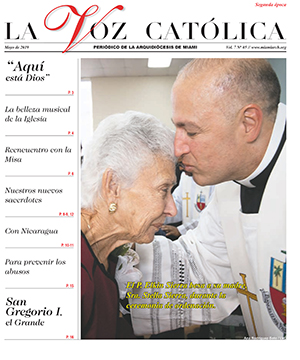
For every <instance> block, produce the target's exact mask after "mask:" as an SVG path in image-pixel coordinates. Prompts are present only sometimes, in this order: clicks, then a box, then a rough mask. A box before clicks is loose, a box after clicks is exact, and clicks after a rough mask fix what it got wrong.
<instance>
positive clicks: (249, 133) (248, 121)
mask: <svg viewBox="0 0 300 360" xmlns="http://www.w3.org/2000/svg"><path fill="white" fill-rule="evenodd" d="M242 116H243V119H242V121H243V132H244V136H245V138H246V141H247V142H248V143H251V142H253V141H255V140H256V139H257V138H258V136H259V134H260V131H261V128H262V121H263V113H262V110H261V108H260V106H258V105H256V104H249V105H247V106H245V108H244V109H243V113H242Z"/></svg>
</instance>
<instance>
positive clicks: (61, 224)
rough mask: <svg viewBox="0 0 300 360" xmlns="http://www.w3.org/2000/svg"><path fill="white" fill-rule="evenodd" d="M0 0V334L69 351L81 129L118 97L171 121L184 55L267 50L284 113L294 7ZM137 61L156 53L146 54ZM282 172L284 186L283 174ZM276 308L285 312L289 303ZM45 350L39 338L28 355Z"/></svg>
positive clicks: (76, 317) (77, 309) (120, 107)
mask: <svg viewBox="0 0 300 360" xmlns="http://www.w3.org/2000/svg"><path fill="white" fill-rule="evenodd" d="M2 6H3V9H4V10H3V11H2V15H1V16H2V38H3V50H2V57H1V59H2V66H1V70H2V77H1V82H2V102H1V104H2V106H1V109H2V121H1V126H2V131H1V137H2V142H1V143H2V147H1V148H2V176H1V179H2V186H1V187H2V194H3V196H2V204H1V209H2V220H1V232H2V254H3V256H2V265H3V266H2V271H1V273H2V300H1V301H2V310H1V311H2V314H3V316H2V324H1V326H2V334H3V335H2V338H3V340H4V343H5V348H8V349H9V348H10V349H11V350H10V351H11V352H17V351H19V350H20V351H21V349H22V348H26V347H27V346H28V347H32V348H33V347H35V346H40V344H41V343H43V340H51V342H50V343H49V342H47V343H46V345H45V349H46V348H47V349H48V348H49V352H50V351H51V348H52V347H53V346H56V345H52V344H57V340H64V341H63V342H61V341H59V342H58V344H59V345H58V346H59V348H60V347H62V348H63V349H65V348H66V346H67V345H64V344H65V343H68V342H70V341H73V344H74V345H72V350H74V349H78V351H80V350H79V349H82V348H84V347H87V346H88V345H87V343H85V341H84V340H80V339H81V275H80V269H81V267H80V261H81V247H80V238H81V223H80V222H81V214H80V213H81V187H80V185H81V180H80V170H81V160H82V157H83V158H84V152H85V148H86V145H87V144H88V142H89V140H90V139H91V137H92V134H93V131H94V130H95V129H96V127H97V125H98V124H99V122H100V121H101V120H102V119H104V118H106V117H107V116H109V115H111V114H114V113H124V112H126V111H129V110H134V111H141V112H144V113H150V114H152V115H154V116H156V117H157V118H158V119H160V120H161V121H162V122H163V123H164V124H165V125H167V126H168V127H170V128H171V129H172V130H175V127H174V124H173V123H172V120H171V117H172V114H171V89H172V85H173V83H174V81H175V79H176V75H177V73H178V71H179V70H180V69H181V68H182V67H183V66H184V65H185V64H186V63H187V62H189V61H190V60H192V59H195V58H264V59H268V60H269V61H270V63H271V65H272V67H273V69H274V70H275V72H276V74H277V76H278V78H279V81H280V85H281V99H280V101H281V102H282V103H284V104H288V109H289V110H288V115H289V117H290V118H292V121H293V122H298V121H297V119H295V117H296V116H297V112H292V111H293V110H291V109H293V107H294V109H295V106H296V102H294V100H295V101H297V100H296V99H294V96H295V94H294V93H293V91H292V83H293V81H294V80H295V78H296V77H297V76H298V70H297V69H295V68H294V67H293V62H294V61H295V58H296V50H297V47H296V45H295V43H294V42H293V37H295V34H294V32H297V30H296V28H295V30H293V27H296V23H297V21H296V20H293V13H296V12H297V8H296V4H295V2H293V1H278V2H277V1H271V2H261V1H254V0H253V1H249V0H246V1H235V0H233V1H210V2H207V1H185V2H181V1H178V2H174V1H156V0H154V1H151V2H143V1H136V0H132V1H129V0H124V1H121V2H120V3H117V2H113V1H106V0H104V1H102V2H100V3H96V2H83V1H76V0H72V1H71V2H69V3H68V4H66V3H64V2H61V1H57V0H55V1H51V2H41V1H34V0H30V1H26V2H23V1H15V2H5V3H4V4H3V5H2ZM149 60H150V61H165V62H167V63H169V64H170V66H169V67H166V65H161V64H160V65H157V67H149V65H148V61H149ZM293 102H294V103H293ZM292 121H291V122H292ZM290 126H291V129H293V130H292V131H291V132H290V133H289V136H290V137H291V143H290V141H289V147H288V149H289V157H288V161H290V162H288V165H289V164H291V163H292V160H290V159H292V156H293V159H294V156H295V154H294V152H295V151H297V147H295V143H296V142H297V139H295V140H294V137H293V136H295V135H294V133H296V132H297V131H296V130H297V128H294V126H295V124H290ZM294 129H295V132H294ZM289 140H290V138H289ZM293 142H294V144H293ZM289 169H291V172H290V174H291V177H292V176H293V175H295V174H293V171H294V170H293V166H291V167H290V168H289ZM295 176H296V175H295ZM291 177H289V178H288V180H290V178H291ZM289 184H290V187H289V189H288V195H289V191H292V192H293V194H292V197H293V196H294V195H295V193H297V187H296V186H295V185H296V184H295V183H289ZM291 189H292V190H291ZM281 191H282V193H284V189H278V192H281ZM283 200H285V199H283ZM292 201H293V200H292V199H290V202H292ZM283 203H284V201H283ZM280 206H281V205H280V204H278V207H280ZM289 219H291V221H290V222H291V227H288V229H291V230H290V232H289V233H288V235H289V236H288V241H289V247H288V251H287V253H288V255H289V256H293V252H294V249H293V246H294V244H293V243H294V241H295V240H296V239H294V238H293V239H291V238H292V237H293V235H292V231H293V225H294V222H295V221H294V220H295V217H294V215H293V211H292V210H291V211H290V217H289V218H288V226H289V223H290V222H289ZM286 256H287V255H286ZM290 264H291V263H290ZM291 265H292V264H291ZM290 274H292V271H291V273H290ZM290 274H289V275H290ZM292 287H293V284H292V281H291V282H290V283H289V291H291V292H292ZM224 301H226V300H224ZM290 302H291V303H292V302H293V300H292V298H290V297H289V303H290ZM288 314H289V321H291V323H292V318H293V316H294V315H295V314H293V313H292V311H290V310H289V311H288ZM292 332H293V330H288V332H287V334H288V335H287V339H288V338H289V336H290V337H291V338H292V337H293V334H292ZM21 340H22V342H20V341H21ZM75 340H80V341H75ZM199 340H200V339H199ZM52 341H53V342H52ZM144 341H150V339H149V338H145V339H144V340H143V345H142V346H144V345H145V343H144ZM287 341H288V340H286V342H287ZM103 343H105V342H104V341H103ZM197 343H198V342H197ZM243 343H244V342H243ZM36 344H38V345H36ZM111 344H112V343H111V342H110V348H111V350H112V347H111ZM121 344H124V343H121ZM201 344H202V343H200V346H201ZM244 344H245V343H244ZM282 344H283V343H281V344H280V345H279V347H280V348H282V349H283V348H284V347H285V346H283V345H282ZM94 345H95V344H94V343H93V346H94ZM89 346H91V345H89ZM95 346H97V347H100V346H102V343H98V342H97V345H95ZM125 346H127V345H125ZM197 346H199V343H198V345H197ZM19 347H20V349H18V348H19ZM45 349H44V350H43V349H41V348H40V347H39V351H40V354H41V352H42V351H45ZM52 350H53V349H52ZM47 351H48V350H47ZM53 351H54V350H53ZM62 351H64V350H62ZM66 351H69V350H67V349H66ZM70 351H71V350H70ZM178 351H182V349H179V350H178ZM203 351H204V353H205V354H206V352H205V350H203ZM20 353H21V352H20ZM62 354H63V352H62ZM183 354H186V355H188V350H185V351H183ZM199 356H200V354H199ZM222 356H223V355H222ZM22 357H23V358H31V356H30V357H29V356H28V355H26V353H23V355H22Z"/></svg>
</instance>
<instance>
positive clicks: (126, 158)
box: [81, 111, 176, 210]
mask: <svg viewBox="0 0 300 360" xmlns="http://www.w3.org/2000/svg"><path fill="white" fill-rule="evenodd" d="M156 156H158V157H160V158H163V159H166V160H169V161H172V162H174V163H175V161H176V158H175V155H174V132H173V131H172V130H170V129H168V128H167V127H166V126H164V125H163V124H162V123H161V122H160V121H159V120H157V119H156V118H155V117H154V116H152V115H149V114H143V113H140V112H135V111H128V112H126V113H124V114H115V115H111V116H109V117H107V118H106V119H104V120H103V121H101V122H100V124H99V125H98V127H97V129H96V130H95V132H94V134H93V138H92V140H91V142H90V143H89V144H88V146H87V148H86V151H85V153H84V159H83V164H82V172H81V207H82V208H85V209H90V210H93V208H94V204H95V201H96V199H97V198H98V197H101V181H102V176H103V174H104V172H105V170H106V169H108V168H109V169H111V170H112V171H113V174H114V176H115V178H116V179H117V180H118V181H119V182H120V183H121V184H122V186H123V187H124V188H128V187H130V186H132V184H133V182H134V181H135V180H136V179H137V178H138V175H139V173H140V172H141V171H142V169H143V168H144V167H146V166H149V165H152V162H153V161H155V157H156ZM149 163H150V164H149Z"/></svg>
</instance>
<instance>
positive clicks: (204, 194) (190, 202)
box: [165, 172, 213, 235]
mask: <svg viewBox="0 0 300 360" xmlns="http://www.w3.org/2000/svg"><path fill="white" fill-rule="evenodd" d="M212 190H213V186H200V185H198V184H196V183H195V181H194V180H193V178H192V177H191V176H188V175H186V174H185V173H184V172H183V173H182V174H181V176H180V181H179V185H178V186H177V188H176V189H175V190H174V192H173V194H172V195H173V199H174V202H175V205H176V209H177V214H176V215H175V216H173V217H167V218H166V221H165V224H172V223H176V222H180V221H181V222H182V225H179V226H178V227H177V229H178V231H179V232H180V234H181V235H183V234H185V233H186V232H187V231H188V230H190V229H194V228H195V227H197V225H198V222H199V215H200V213H201V211H202V210H203V209H204V208H205V206H206V205H207V204H208V201H209V198H210V196H211V193H212Z"/></svg>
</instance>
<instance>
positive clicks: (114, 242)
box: [81, 209, 129, 269]
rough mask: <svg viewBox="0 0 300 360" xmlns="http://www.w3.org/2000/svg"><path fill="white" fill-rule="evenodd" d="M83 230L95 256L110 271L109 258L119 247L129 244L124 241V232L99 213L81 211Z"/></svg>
mask: <svg viewBox="0 0 300 360" xmlns="http://www.w3.org/2000/svg"><path fill="white" fill-rule="evenodd" d="M81 230H82V232H83V233H84V235H85V237H86V238H87V240H88V242H89V244H90V246H91V248H92V250H93V252H94V254H95V256H96V257H97V259H98V260H99V262H100V263H101V264H103V265H104V266H105V268H106V269H108V256H109V254H110V253H111V252H112V251H113V250H114V249H115V248H117V247H119V246H121V245H124V244H127V243H129V241H128V240H122V232H121V231H120V229H118V227H117V226H114V225H113V224H112V221H111V218H110V219H107V218H105V216H103V215H102V216H101V214H100V213H99V212H98V211H97V212H95V213H91V212H88V211H86V210H84V209H82V210H81Z"/></svg>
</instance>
